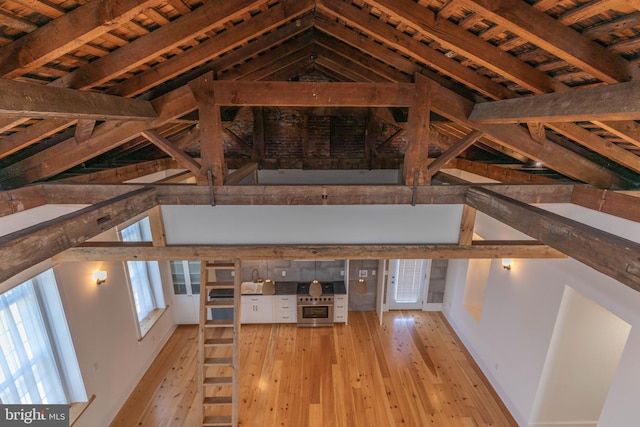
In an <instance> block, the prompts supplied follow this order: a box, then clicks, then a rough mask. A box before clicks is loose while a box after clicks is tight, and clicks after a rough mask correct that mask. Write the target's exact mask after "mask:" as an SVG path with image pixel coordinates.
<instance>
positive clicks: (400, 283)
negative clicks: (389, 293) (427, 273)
mask: <svg viewBox="0 0 640 427" xmlns="http://www.w3.org/2000/svg"><path fill="white" fill-rule="evenodd" d="M424 264H425V262H424V260H422V259H400V260H398V272H397V274H396V278H397V279H396V280H397V284H396V294H395V301H396V302H399V303H414V302H418V301H419V300H420V299H421V295H420V289H421V280H422V279H423V277H424Z"/></svg>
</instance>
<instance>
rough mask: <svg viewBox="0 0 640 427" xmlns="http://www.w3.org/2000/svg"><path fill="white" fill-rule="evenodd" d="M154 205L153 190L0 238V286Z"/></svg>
mask: <svg viewBox="0 0 640 427" xmlns="http://www.w3.org/2000/svg"><path fill="white" fill-rule="evenodd" d="M156 204H157V202H156V198H155V190H154V189H153V188H141V189H136V190H133V191H132V192H130V193H126V194H124V195H119V196H116V197H114V198H113V199H109V200H106V201H103V202H100V203H96V204H95V205H92V206H89V207H86V208H84V209H80V210H79V211H77V212H73V213H70V214H67V215H64V216H61V217H59V218H56V219H53V220H50V221H46V222H43V223H40V224H37V225H34V226H31V227H28V228H25V229H23V230H20V231H16V232H14V233H10V234H7V235H5V236H2V237H0V257H1V258H2V259H3V260H4V261H3V267H2V270H1V271H0V282H3V281H5V280H7V279H9V278H10V277H12V276H14V275H15V274H18V273H19V272H21V271H23V270H25V269H27V268H29V267H31V266H33V265H36V264H37V263H39V262H41V261H44V260H46V259H48V258H50V257H52V256H54V255H56V254H58V253H60V252H62V251H64V250H66V249H69V248H71V247H73V246H75V245H77V244H79V243H82V242H84V241H85V240H87V239H90V238H92V237H94V236H97V235H98V234H100V233H102V232H103V231H106V230H108V229H110V228H112V227H115V226H116V225H118V224H121V223H122V222H124V221H126V220H127V219H129V218H131V217H133V216H135V215H138V214H140V213H142V212H145V211H147V210H149V209H151V208H152V207H154V206H155V205H156Z"/></svg>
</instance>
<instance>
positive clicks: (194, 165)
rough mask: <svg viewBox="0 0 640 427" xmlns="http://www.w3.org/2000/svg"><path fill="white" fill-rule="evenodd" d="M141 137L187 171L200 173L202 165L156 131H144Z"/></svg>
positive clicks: (195, 173)
mask: <svg viewBox="0 0 640 427" xmlns="http://www.w3.org/2000/svg"><path fill="white" fill-rule="evenodd" d="M141 135H142V136H143V137H145V138H146V139H148V140H149V141H151V142H152V143H153V144H154V145H155V146H156V147H158V148H159V149H161V150H162V151H164V152H165V153H167V154H168V155H170V156H171V157H173V158H174V159H175V160H176V161H177V162H178V163H179V164H180V166H182V167H183V168H185V169H188V170H189V171H190V172H191V173H192V174H194V175H197V174H198V173H200V163H198V162H197V161H196V160H195V159H194V158H193V157H191V156H189V155H188V154H186V153H185V152H184V151H182V150H181V149H179V148H178V147H176V146H175V145H174V144H173V143H172V142H171V141H169V140H168V139H167V138H165V137H164V136H162V135H160V134H159V133H158V131H156V130H152V129H149V130H144V131H142V133H141Z"/></svg>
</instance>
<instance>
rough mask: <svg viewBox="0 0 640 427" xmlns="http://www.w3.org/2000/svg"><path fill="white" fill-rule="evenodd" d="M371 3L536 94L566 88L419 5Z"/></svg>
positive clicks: (386, 0) (390, 1)
mask: <svg viewBox="0 0 640 427" xmlns="http://www.w3.org/2000/svg"><path fill="white" fill-rule="evenodd" d="M322 1H323V2H324V1H327V0H322ZM367 3H369V4H370V5H371V6H373V7H376V8H379V9H380V10H382V12H384V13H386V14H388V15H389V16H393V17H394V18H397V19H398V20H400V22H402V23H404V24H406V25H408V26H410V27H412V28H415V29H416V30H418V32H420V33H423V34H425V35H427V36H428V37H430V38H433V39H434V40H435V41H437V42H438V43H440V45H442V46H443V47H445V48H448V49H451V50H453V51H454V52H457V53H459V54H460V55H462V56H465V57H466V58H469V59H470V60H471V61H473V62H475V63H476V64H479V65H482V66H484V67H487V68H488V69H490V70H492V71H493V72H495V73H497V74H499V75H501V76H503V77H505V78H506V79H508V80H511V81H513V82H516V83H518V84H519V85H521V86H522V87H525V88H527V89H529V90H530V91H532V92H534V93H547V92H553V91H556V90H559V89H560V90H561V89H562V88H563V87H564V84H562V83H560V82H559V81H557V80H555V79H553V78H552V77H550V76H548V75H547V74H545V73H544V72H542V71H539V70H537V69H535V68H533V67H532V66H530V65H528V64H526V63H524V62H522V61H520V60H519V59H518V58H516V57H514V56H511V55H505V53H504V52H503V51H502V50H500V49H499V48H497V47H495V46H492V45H491V44H489V43H487V42H485V41H484V40H482V39H481V38H479V37H476V36H474V35H473V34H472V33H470V32H468V31H466V30H465V29H463V28H461V27H458V26H457V25H456V24H454V23H453V22H451V21H449V20H446V19H437V16H436V14H435V13H434V12H433V11H431V10H430V9H427V8H426V7H424V6H421V5H419V4H418V3H414V2H398V1H394V0H367Z"/></svg>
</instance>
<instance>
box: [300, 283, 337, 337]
mask: <svg viewBox="0 0 640 427" xmlns="http://www.w3.org/2000/svg"><path fill="white" fill-rule="evenodd" d="M309 285H310V284H309V283H299V284H298V296H297V299H298V326H311V327H313V326H333V283H323V284H322V294H321V295H320V296H315V297H312V296H311V295H309Z"/></svg>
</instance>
